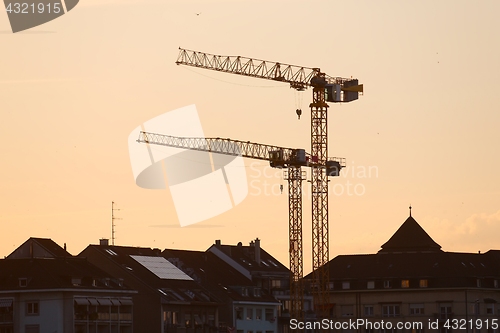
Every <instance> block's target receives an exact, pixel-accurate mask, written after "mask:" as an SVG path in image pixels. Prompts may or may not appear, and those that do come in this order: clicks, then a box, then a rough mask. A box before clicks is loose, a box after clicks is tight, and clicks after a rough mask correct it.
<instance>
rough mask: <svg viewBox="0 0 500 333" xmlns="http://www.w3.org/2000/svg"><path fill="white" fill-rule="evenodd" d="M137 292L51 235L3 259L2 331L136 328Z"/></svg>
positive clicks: (0, 283) (128, 332) (79, 331)
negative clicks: (134, 298)
mask: <svg viewBox="0 0 500 333" xmlns="http://www.w3.org/2000/svg"><path fill="white" fill-rule="evenodd" d="M133 294H134V292H133V291H132V290H131V289H129V288H127V287H125V286H124V284H123V281H121V280H119V279H115V278H114V277H112V276H111V275H109V274H106V273H105V272H104V271H102V270H100V269H98V268H97V267H95V266H94V265H92V264H90V263H89V262H88V261H87V260H85V259H81V258H75V257H73V256H72V255H71V254H69V253H68V252H67V251H66V250H65V249H63V248H61V247H60V246H59V245H57V244H56V243H55V242H53V241H52V240H50V239H43V238H30V239H28V240H27V241H26V242H25V243H24V244H22V245H21V246H20V247H19V248H17V249H16V250H14V252H12V253H11V254H10V255H9V256H7V258H6V259H2V260H0V332H1V333H13V332H16V333H17V332H20V333H36V332H51V333H52V332H60V333H62V332H75V333H88V332H102V333H108V332H124V333H131V332H132V325H133V321H132V311H133V303H132V298H131V296H132V295H133Z"/></svg>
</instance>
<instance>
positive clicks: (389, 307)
mask: <svg viewBox="0 0 500 333" xmlns="http://www.w3.org/2000/svg"><path fill="white" fill-rule="evenodd" d="M400 313H401V311H400V306H399V304H385V305H382V317H399V315H400Z"/></svg>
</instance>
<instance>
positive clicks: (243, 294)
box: [241, 288, 248, 296]
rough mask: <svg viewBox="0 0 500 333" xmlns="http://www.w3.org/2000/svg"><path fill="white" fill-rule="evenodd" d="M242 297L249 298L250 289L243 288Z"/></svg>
mask: <svg viewBox="0 0 500 333" xmlns="http://www.w3.org/2000/svg"><path fill="white" fill-rule="evenodd" d="M241 296H248V289H247V288H241Z"/></svg>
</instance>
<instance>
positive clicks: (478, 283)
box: [476, 279, 481, 288]
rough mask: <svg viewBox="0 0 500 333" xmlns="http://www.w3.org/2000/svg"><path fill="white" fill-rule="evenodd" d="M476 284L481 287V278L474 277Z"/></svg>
mask: <svg viewBox="0 0 500 333" xmlns="http://www.w3.org/2000/svg"><path fill="white" fill-rule="evenodd" d="M476 286H477V287H478V288H481V279H476Z"/></svg>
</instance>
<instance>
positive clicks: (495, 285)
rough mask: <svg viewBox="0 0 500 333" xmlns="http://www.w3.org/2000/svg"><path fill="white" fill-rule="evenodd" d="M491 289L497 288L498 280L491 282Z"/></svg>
mask: <svg viewBox="0 0 500 333" xmlns="http://www.w3.org/2000/svg"><path fill="white" fill-rule="evenodd" d="M493 287H495V288H498V280H493Z"/></svg>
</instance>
